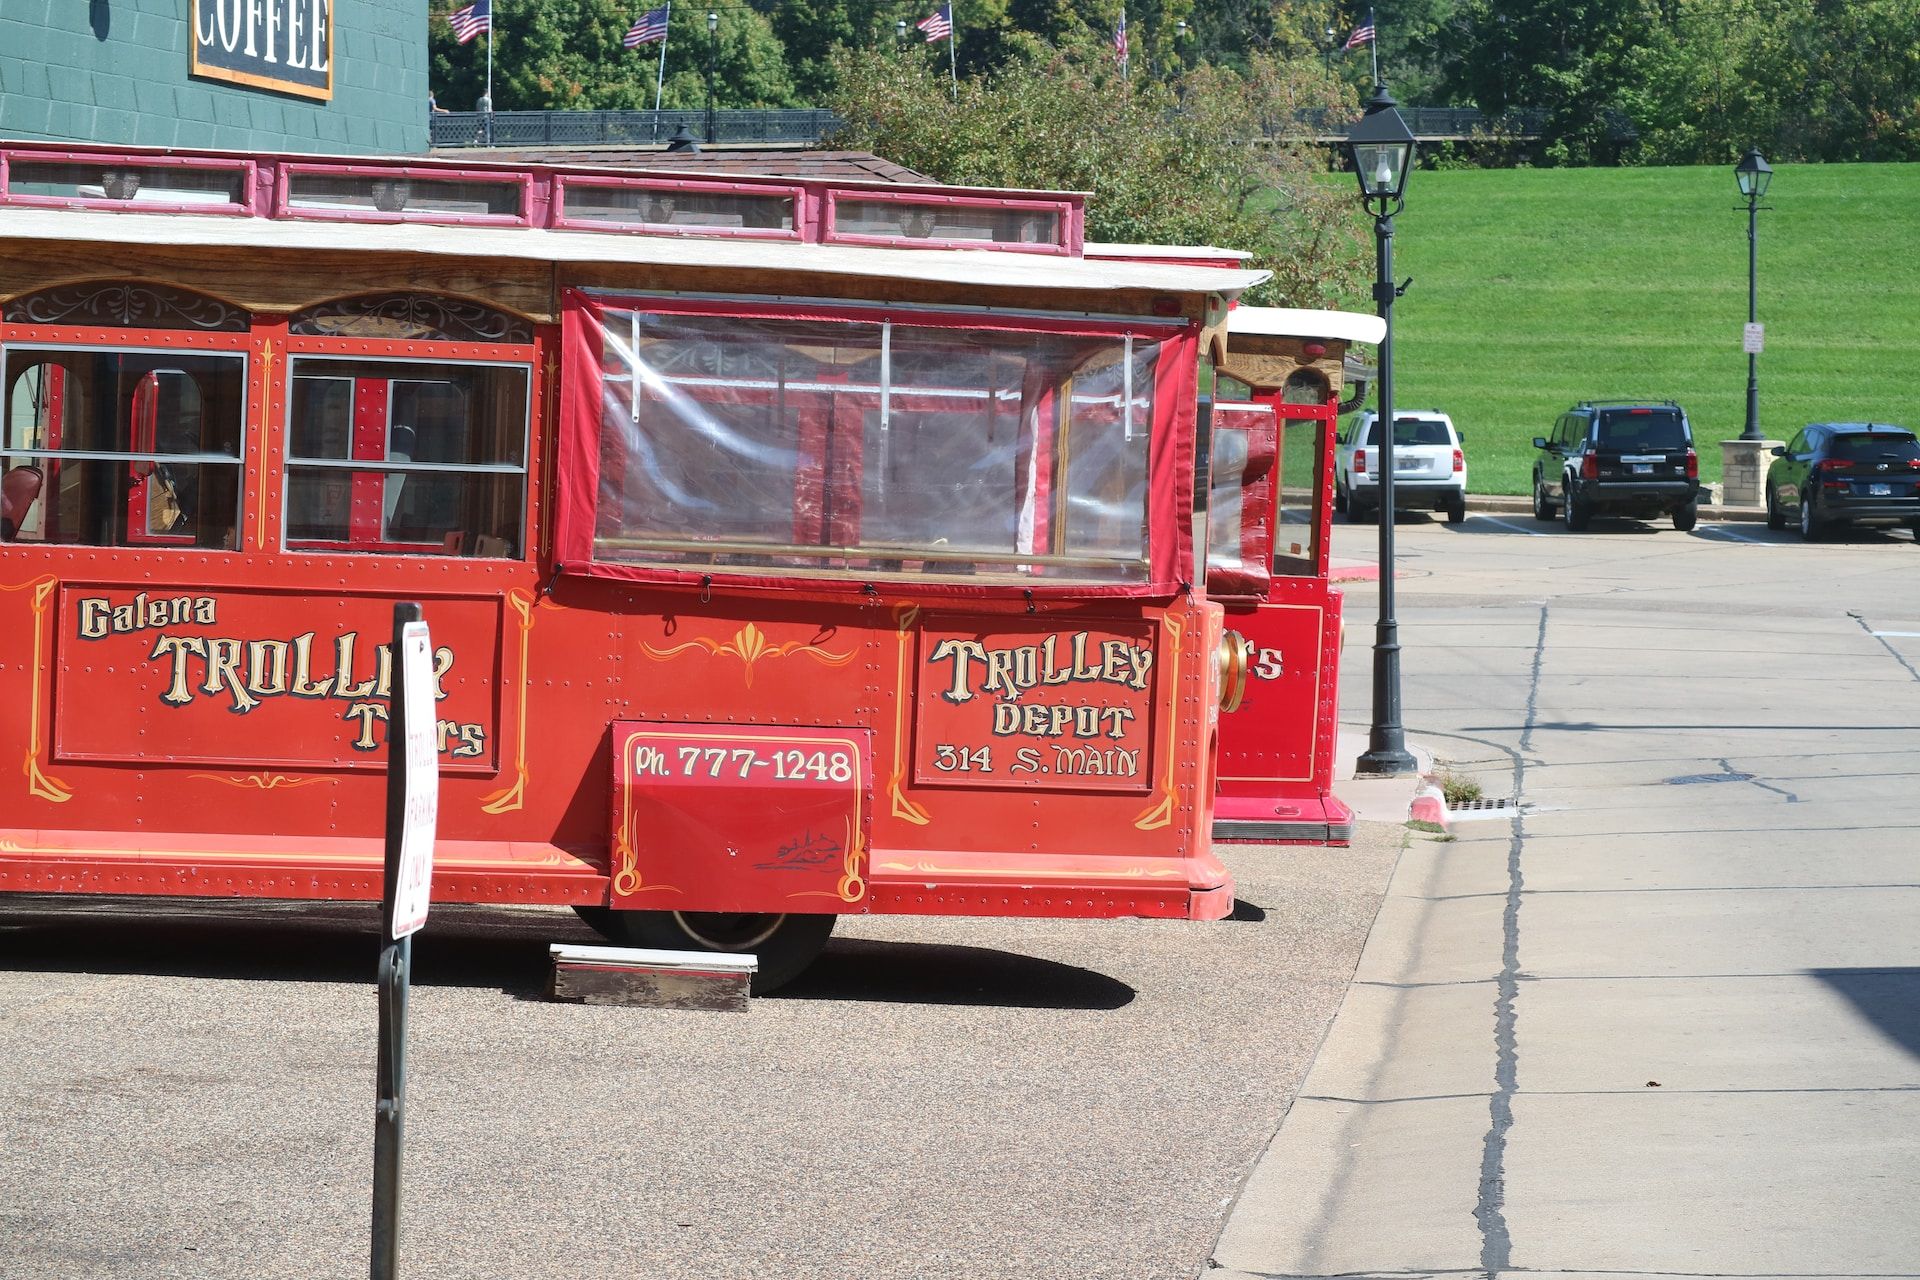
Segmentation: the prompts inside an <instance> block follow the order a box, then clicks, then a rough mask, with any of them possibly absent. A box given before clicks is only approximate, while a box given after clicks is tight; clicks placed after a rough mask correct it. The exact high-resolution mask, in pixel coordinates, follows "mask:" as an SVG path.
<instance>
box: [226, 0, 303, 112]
mask: <svg viewBox="0 0 1920 1280" xmlns="http://www.w3.org/2000/svg"><path fill="white" fill-rule="evenodd" d="M193 74H194V75H197V76H206V77H208V78H210V79H214V80H230V81H233V82H235V83H238V84H249V85H255V86H258V87H260V88H263V89H277V90H279V91H280V92H282V93H297V94H299V95H301V96H302V97H307V98H322V99H331V98H332V97H333V0H193Z"/></svg>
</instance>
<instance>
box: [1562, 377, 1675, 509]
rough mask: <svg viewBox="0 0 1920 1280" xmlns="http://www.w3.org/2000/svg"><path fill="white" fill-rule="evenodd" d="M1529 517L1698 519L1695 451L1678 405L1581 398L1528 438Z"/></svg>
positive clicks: (1668, 402)
mask: <svg viewBox="0 0 1920 1280" xmlns="http://www.w3.org/2000/svg"><path fill="white" fill-rule="evenodd" d="M1533 447H1534V448H1535V449H1537V450H1539V454H1538V456H1536V457H1535V459H1534V463H1533V515H1534V519H1536V520H1551V519H1553V517H1554V512H1555V510H1556V509H1558V511H1559V513H1560V514H1561V515H1562V516H1564V517H1565V519H1566V522H1567V528H1569V529H1584V528H1586V527H1587V521H1589V520H1591V519H1593V517H1594V516H1596V515H1622V516H1637V517H1638V518H1640V519H1642V520H1650V519H1653V518H1654V517H1656V516H1663V515H1670V516H1672V517H1673V527H1674V528H1676V529H1691V528H1693V526H1694V522H1695V521H1697V520H1698V519H1699V518H1700V508H1699V498H1700V456H1699V455H1698V454H1696V453H1695V452H1694V451H1693V429H1692V428H1691V427H1689V426H1688V425H1687V414H1686V410H1684V409H1682V408H1681V407H1680V406H1679V405H1677V404H1675V403H1674V402H1673V401H1671V400H1661V401H1651V400H1582V401H1581V402H1580V403H1579V404H1577V405H1575V406H1573V408H1571V409H1569V410H1567V411H1566V412H1565V413H1563V414H1561V415H1560V420H1559V421H1558V422H1557V423H1555V424H1554V428H1553V434H1552V435H1551V436H1535V437H1534V438H1533Z"/></svg>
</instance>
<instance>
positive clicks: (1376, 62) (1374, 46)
mask: <svg viewBox="0 0 1920 1280" xmlns="http://www.w3.org/2000/svg"><path fill="white" fill-rule="evenodd" d="M1367 25H1368V26H1369V27H1373V39H1371V40H1369V41H1367V52H1368V53H1370V54H1372V55H1373V82H1374V83H1375V84H1379V83H1380V28H1379V27H1376V26H1374V24H1373V10H1372V9H1368V10H1367Z"/></svg>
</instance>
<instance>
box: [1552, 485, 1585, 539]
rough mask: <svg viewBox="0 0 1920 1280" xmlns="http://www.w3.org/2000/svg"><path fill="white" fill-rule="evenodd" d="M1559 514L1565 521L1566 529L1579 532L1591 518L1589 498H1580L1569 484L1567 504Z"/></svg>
mask: <svg viewBox="0 0 1920 1280" xmlns="http://www.w3.org/2000/svg"><path fill="white" fill-rule="evenodd" d="M1560 514H1561V517H1562V518H1563V519H1565V521H1566V524H1567V529H1568V530H1569V531H1570V532H1572V533H1579V532H1580V531H1581V530H1583V529H1585V528H1586V527H1587V524H1588V522H1589V521H1591V520H1592V519H1593V503H1592V501H1591V500H1589V499H1586V498H1582V497H1581V496H1580V494H1579V492H1578V491H1577V490H1576V489H1575V488H1574V487H1573V486H1572V485H1571V484H1569V485H1568V486H1567V505H1566V507H1565V508H1564V509H1563V510H1562V511H1561V513H1560Z"/></svg>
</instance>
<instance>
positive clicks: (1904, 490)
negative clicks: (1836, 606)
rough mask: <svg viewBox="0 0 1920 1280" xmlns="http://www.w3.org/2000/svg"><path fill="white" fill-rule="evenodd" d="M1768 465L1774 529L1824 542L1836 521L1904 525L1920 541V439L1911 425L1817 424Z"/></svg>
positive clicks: (1779, 449)
mask: <svg viewBox="0 0 1920 1280" xmlns="http://www.w3.org/2000/svg"><path fill="white" fill-rule="evenodd" d="M1773 456H1774V457H1776V458H1778V459H1779V461H1778V462H1775V463H1774V464H1773V466H1771V467H1769V468H1768V469H1767V528H1769V529H1784V528H1786V527H1787V514H1788V512H1792V513H1793V516H1794V518H1795V519H1797V520H1799V522H1800V536H1801V537H1803V538H1805V539H1806V540H1807V541H1808V542H1813V541H1815V540H1817V539H1818V538H1819V537H1820V536H1821V534H1822V533H1824V532H1825V531H1826V529H1827V527H1828V526H1829V525H1836V524H1882V525H1885V524H1904V525H1906V526H1907V527H1908V528H1910V529H1912V530H1913V534H1914V537H1916V538H1920V441H1916V440H1915V439H1914V435H1913V432H1911V431H1908V430H1907V429H1906V428H1905V427H1893V426H1887V425H1885V424H1883V423H1876V422H1815V423H1812V424H1810V425H1809V426H1808V427H1807V429H1806V430H1804V431H1802V432H1800V433H1799V434H1798V435H1796V436H1794V438H1793V439H1792V440H1791V441H1789V442H1788V443H1787V444H1785V445H1778V446H1775V448H1774V450H1773Z"/></svg>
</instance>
